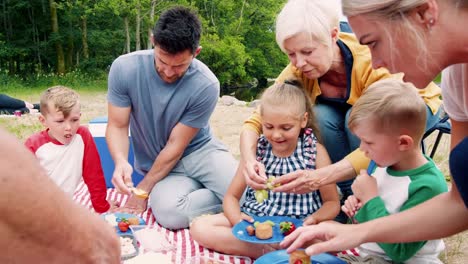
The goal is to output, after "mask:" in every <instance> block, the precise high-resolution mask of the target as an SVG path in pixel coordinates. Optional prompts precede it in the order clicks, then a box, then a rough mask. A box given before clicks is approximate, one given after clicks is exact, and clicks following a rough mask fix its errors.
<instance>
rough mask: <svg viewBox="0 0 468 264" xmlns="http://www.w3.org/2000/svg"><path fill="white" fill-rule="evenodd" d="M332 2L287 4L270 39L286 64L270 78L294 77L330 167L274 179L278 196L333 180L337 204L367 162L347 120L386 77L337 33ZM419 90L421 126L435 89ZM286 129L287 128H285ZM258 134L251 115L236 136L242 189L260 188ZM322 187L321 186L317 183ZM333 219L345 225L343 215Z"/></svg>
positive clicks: (430, 112) (348, 37)
mask: <svg viewBox="0 0 468 264" xmlns="http://www.w3.org/2000/svg"><path fill="white" fill-rule="evenodd" d="M340 16H341V13H340V5H339V1H338V0H327V1H323V0H290V1H288V2H287V3H286V4H285V6H284V7H283V9H282V10H281V12H280V13H279V14H278V16H277V20H276V41H277V43H278V45H279V47H280V48H281V50H282V51H283V52H284V53H285V54H286V55H287V56H288V58H289V60H290V62H291V63H290V64H289V65H288V66H287V67H286V68H285V69H284V70H283V72H282V73H281V74H280V75H279V76H278V78H277V79H276V81H277V82H283V81H284V80H287V79H299V80H300V81H302V83H303V87H304V89H305V90H306V92H307V93H308V95H309V96H310V98H311V99H312V101H313V102H314V103H315V106H314V111H315V114H316V117H317V120H318V123H319V124H318V125H319V129H320V131H319V132H320V135H321V139H320V140H321V141H322V143H323V145H324V146H325V148H326V149H327V151H328V153H329V155H330V158H331V161H332V162H333V163H334V164H332V165H331V166H327V167H324V168H320V169H318V170H314V171H306V170H298V171H295V172H291V173H289V174H286V175H284V176H281V177H278V178H277V179H276V180H275V181H276V182H275V183H280V184H281V186H280V187H278V188H275V191H278V192H289V193H298V194H302V193H306V192H310V191H312V190H314V189H316V188H317V181H327V184H329V183H335V182H338V186H339V187H340V189H341V192H342V194H343V199H342V201H343V200H345V199H346V198H347V196H348V195H350V194H352V191H351V184H352V181H353V178H354V177H356V175H357V174H358V173H359V171H360V170H361V169H363V168H366V167H367V165H368V164H369V159H367V158H366V157H365V156H364V154H363V153H362V152H361V151H359V150H358V147H359V144H360V142H359V139H358V138H357V137H355V136H354V135H353V134H352V133H351V132H350V131H349V129H348V125H347V123H348V122H347V118H348V115H349V112H350V111H351V108H352V106H353V104H354V103H355V102H356V101H357V100H358V99H359V97H360V96H361V94H362V93H363V92H364V91H365V90H366V89H367V87H368V86H369V85H370V84H372V83H373V82H375V81H377V80H380V79H384V78H389V77H396V76H392V75H391V74H390V73H389V72H388V71H387V69H385V68H379V69H377V68H375V67H373V65H372V61H371V56H370V52H369V49H368V48H367V47H366V46H363V45H360V44H359V43H358V41H357V39H356V38H355V36H354V35H353V34H349V33H342V32H340V31H339V24H340ZM423 87H426V88H425V89H421V90H420V91H419V93H420V95H421V97H422V98H423V99H424V101H425V102H426V105H427V117H428V120H427V124H426V125H427V128H430V127H432V126H433V125H434V124H435V123H436V122H437V120H438V115H437V111H438V110H439V106H440V104H441V101H440V98H439V97H440V93H441V92H440V88H439V87H438V86H436V85H435V84H434V83H431V84H429V85H428V84H427V83H426V84H425V85H424V86H422V87H421V88H423ZM285 129H287V128H285ZM261 132H262V126H261V123H260V116H259V115H258V113H254V114H253V115H252V116H251V117H250V118H249V119H248V120H246V122H245V123H244V127H243V131H242V133H241V144H240V149H241V161H242V162H243V163H242V164H243V173H244V176H245V178H246V182H247V184H248V185H250V186H251V187H253V188H255V189H262V188H263V189H265V188H266V187H265V182H266V175H265V173H264V169H263V166H262V164H260V163H258V162H257V161H256V159H255V146H256V141H257V139H258V136H259V134H260V133H261ZM322 183H323V182H322ZM341 216H342V217H341V218H338V219H337V220H339V221H340V222H344V221H346V219H345V216H344V215H341Z"/></svg>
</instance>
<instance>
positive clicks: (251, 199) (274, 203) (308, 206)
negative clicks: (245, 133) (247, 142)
mask: <svg viewBox="0 0 468 264" xmlns="http://www.w3.org/2000/svg"><path fill="white" fill-rule="evenodd" d="M316 156H317V138H316V137H315V135H314V134H313V132H312V129H310V128H307V129H305V131H304V133H303V134H302V135H301V136H300V137H299V138H298V141H297V147H296V150H295V151H294V153H293V154H292V155H291V156H289V157H286V158H279V157H276V156H275V155H274V154H273V152H272V148H271V144H270V143H269V142H268V140H266V138H265V137H264V136H261V137H260V138H259V140H258V143H257V160H258V161H260V162H262V163H263V164H264V165H265V169H266V175H267V176H274V177H277V176H281V175H284V174H287V173H290V172H293V171H296V170H299V169H302V170H304V169H308V170H314V169H315V159H316ZM321 206H322V200H321V198H320V193H319V192H318V191H314V192H310V193H307V194H290V193H274V192H272V191H268V199H266V200H264V201H263V202H262V203H261V204H259V203H257V201H256V200H255V196H254V190H253V189H252V188H250V187H247V190H246V197H245V202H244V203H243V204H242V211H244V212H246V213H249V214H253V215H259V216H265V215H269V216H277V215H280V216H289V217H294V218H299V219H302V218H305V217H307V216H309V215H310V214H312V213H314V212H315V211H317V210H318V209H319V208H320V207H321Z"/></svg>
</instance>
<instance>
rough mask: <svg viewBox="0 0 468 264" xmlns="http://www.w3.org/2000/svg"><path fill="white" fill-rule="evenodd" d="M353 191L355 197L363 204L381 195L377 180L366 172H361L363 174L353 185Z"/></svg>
mask: <svg viewBox="0 0 468 264" xmlns="http://www.w3.org/2000/svg"><path fill="white" fill-rule="evenodd" d="M351 189H352V190H353V193H354V196H356V198H357V199H358V200H359V201H360V202H361V203H362V204H366V203H367V202H368V201H369V200H371V199H372V198H374V197H376V196H378V195H379V190H378V188H377V180H376V179H375V178H374V177H372V176H369V174H367V172H366V171H365V170H361V174H360V175H358V176H357V177H356V179H355V180H354V183H353V185H351Z"/></svg>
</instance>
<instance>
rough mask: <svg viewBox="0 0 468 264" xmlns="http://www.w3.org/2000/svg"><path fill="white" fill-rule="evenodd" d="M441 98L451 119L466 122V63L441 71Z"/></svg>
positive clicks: (467, 115) (467, 116) (467, 71)
mask: <svg viewBox="0 0 468 264" xmlns="http://www.w3.org/2000/svg"><path fill="white" fill-rule="evenodd" d="M441 86H442V98H443V101H444V108H445V111H446V112H447V114H448V115H449V116H450V118H451V119H453V120H456V121H459V122H468V64H455V65H452V66H449V67H447V68H446V69H444V70H443V71H442V83H441Z"/></svg>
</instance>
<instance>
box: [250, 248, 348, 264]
mask: <svg viewBox="0 0 468 264" xmlns="http://www.w3.org/2000/svg"><path fill="white" fill-rule="evenodd" d="M310 260H311V261H312V264H346V262H345V261H344V260H341V259H339V258H337V257H335V256H333V255H330V254H327V253H322V254H318V255H314V256H311V257H310ZM288 263H289V254H288V253H286V250H284V249H283V250H277V251H272V252H269V253H267V254H265V255H263V256H261V257H260V258H258V259H257V260H256V261H255V264H288Z"/></svg>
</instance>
